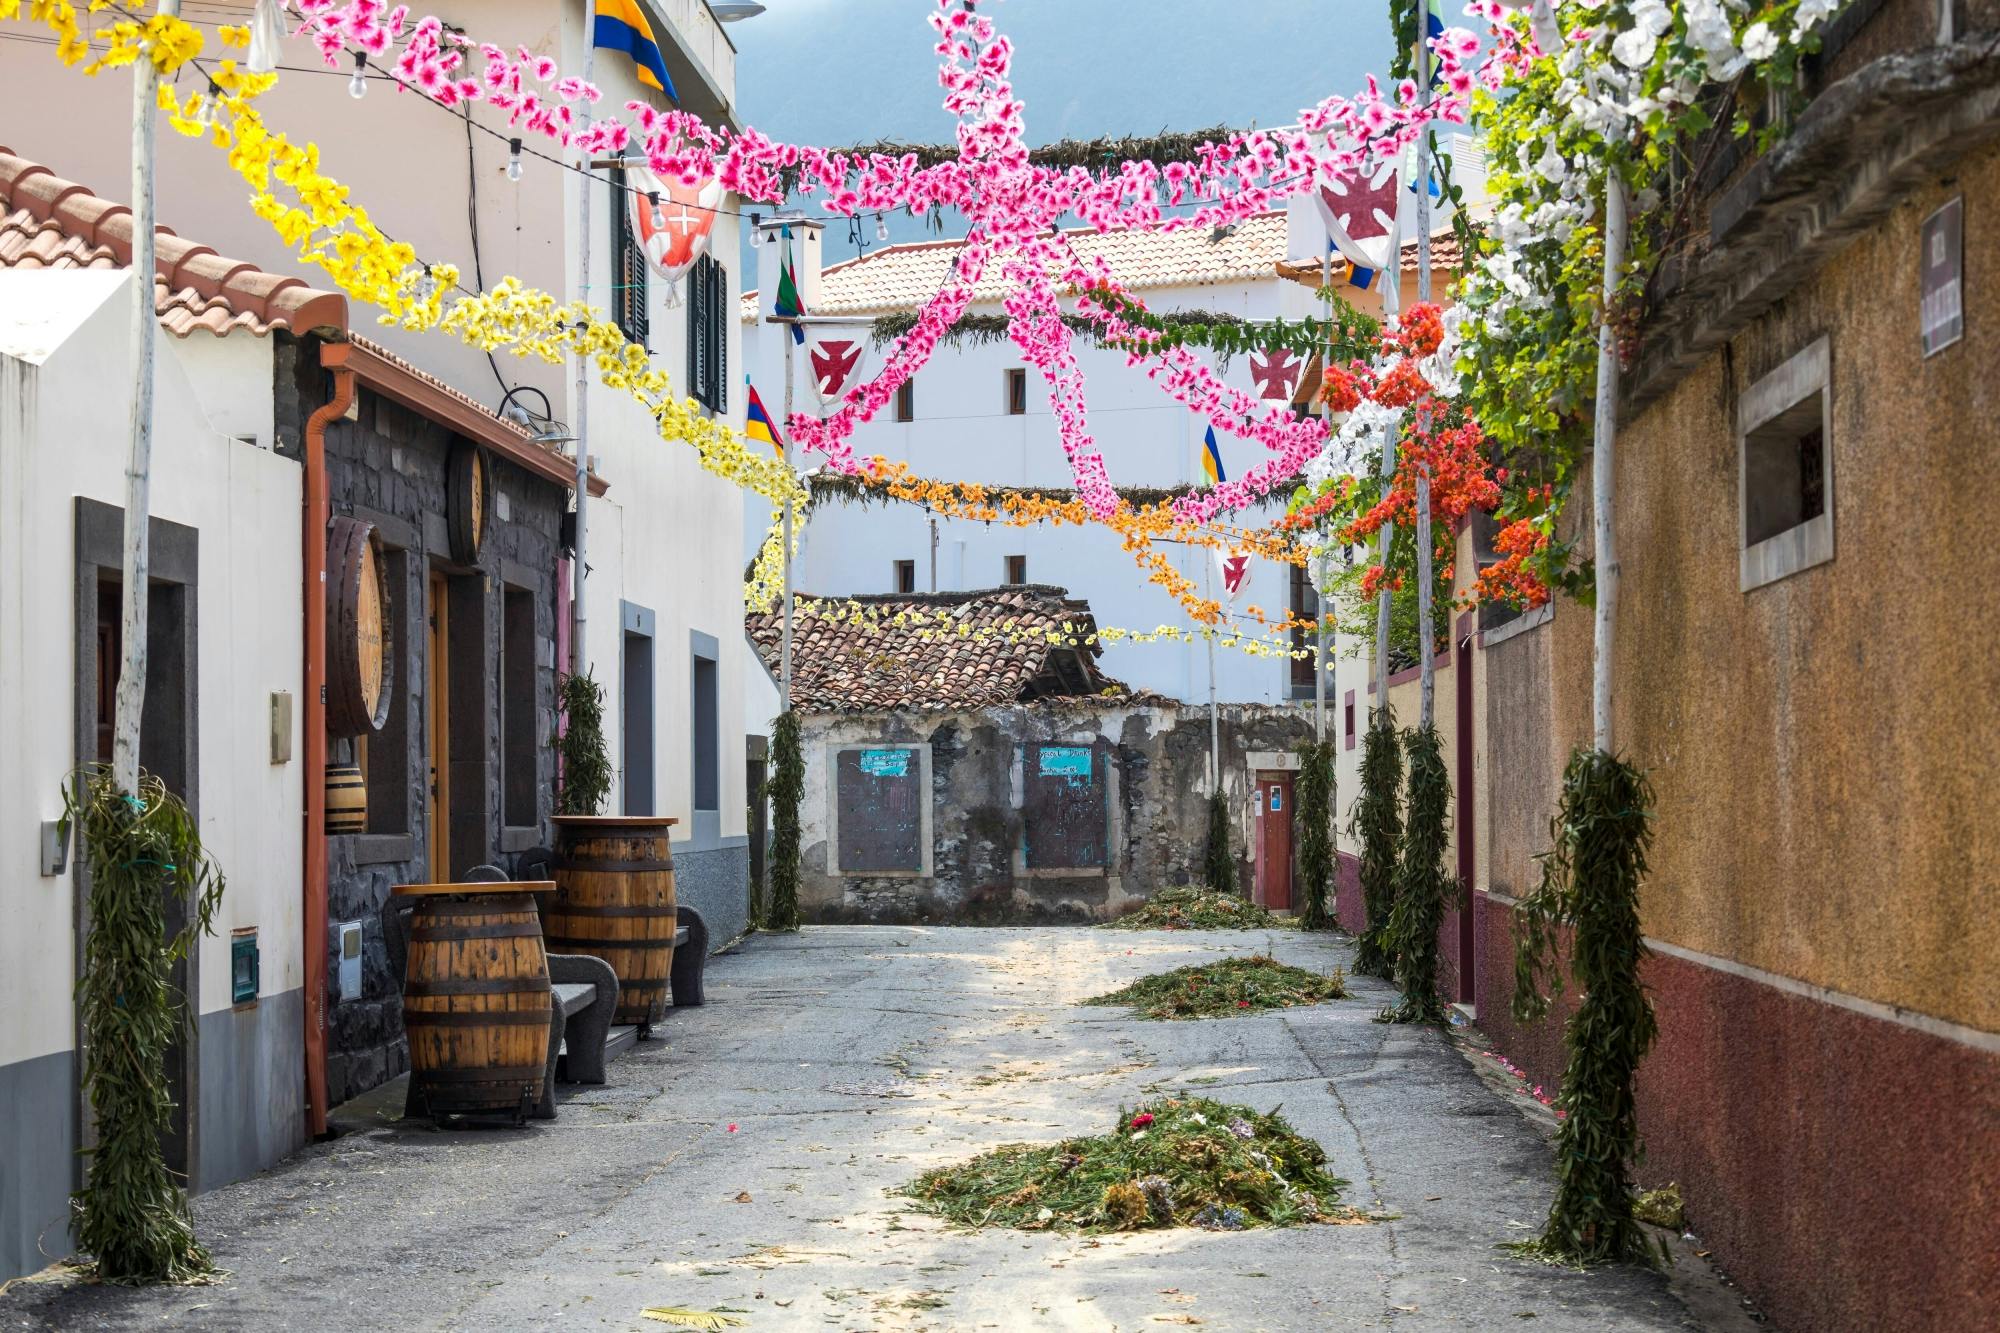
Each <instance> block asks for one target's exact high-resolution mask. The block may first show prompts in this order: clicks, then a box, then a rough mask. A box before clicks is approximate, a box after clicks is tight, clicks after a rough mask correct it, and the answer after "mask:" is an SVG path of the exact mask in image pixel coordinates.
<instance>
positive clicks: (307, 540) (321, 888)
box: [299, 343, 354, 1138]
mask: <svg viewBox="0 0 2000 1333" xmlns="http://www.w3.org/2000/svg"><path fill="white" fill-rule="evenodd" d="M347 354H348V346H347V344H346V343H321V344H320V348H319V363H320V365H321V366H322V367H324V368H325V369H326V370H327V371H328V372H329V373H330V374H331V375H332V376H333V397H332V398H330V399H328V400H327V402H326V405H325V406H323V407H320V408H316V409H315V410H314V411H313V414H312V415H311V416H310V417H308V418H307V419H306V438H305V464H306V475H305V484H306V495H305V512H304V521H303V523H302V524H301V526H300V529H299V545H300V549H301V551H302V553H303V555H304V557H305V562H304V563H305V594H306V595H305V604H306V609H305V617H306V636H305V637H306V660H305V691H304V693H305V765H306V773H305V779H306V838H305V843H306V845H305V955H306V957H305V964H306V968H305V972H306V977H305V990H306V1122H307V1126H308V1127H309V1129H310V1130H311V1133H312V1136H313V1137H314V1138H318V1137H319V1136H321V1135H322V1134H324V1133H326V1112H327V1105H326V528H327V524H328V523H329V522H330V521H332V513H331V505H330V504H329V502H328V499H327V492H326V428H327V426H328V425H330V424H332V423H333V422H334V421H336V420H338V419H339V418H341V417H343V416H345V415H346V414H347V409H348V406H349V405H350V404H351V403H352V402H353V401H354V372H353V371H351V370H349V369H347Z"/></svg>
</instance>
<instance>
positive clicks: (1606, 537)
mask: <svg viewBox="0 0 2000 1333" xmlns="http://www.w3.org/2000/svg"><path fill="white" fill-rule="evenodd" d="M1607 177H1608V183H1607V184H1606V186H1605V189H1604V313H1603V322H1602V323H1601V324H1599V325H1598V328H1597V423H1596V438H1595V439H1594V440H1593V441H1592V443H1591V450H1590V498H1591V519H1592V525H1593V535H1594V537H1595V541H1596V561H1597V619H1596V626H1595V635H1596V642H1595V653H1594V654H1593V659H1592V662H1591V681H1590V721H1591V736H1592V744H1594V745H1595V746H1596V747H1597V748H1598V749H1599V750H1602V751H1603V752H1605V753H1606V754H1609V753H1611V744H1612V730H1611V665H1612V650H1613V649H1614V647H1615V646H1616V631H1617V628H1618V576H1619V573H1620V570H1619V566H1618V545H1617V540H1616V538H1617V527H1616V524H1615V522H1614V520H1615V518H1616V513H1615V510H1614V500H1615V494H1614V491H1615V483H1616V480H1617V478H1616V475H1615V474H1616V470H1617V460H1616V450H1615V445H1616V443H1617V436H1618V333H1617V330H1616V329H1615V328H1614V327H1613V319H1612V308H1613V306H1614V304H1615V302H1616V300H1617V296H1618V279H1619V274H1620V272H1621V271H1622V270H1623V269H1624V267H1625V229H1626V217H1625V182H1624V180H1623V179H1622V178H1621V177H1620V176H1619V175H1618V170H1617V168H1616V167H1613V168H1612V169H1611V170H1610V171H1609V172H1608V173H1607Z"/></svg>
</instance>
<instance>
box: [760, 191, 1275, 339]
mask: <svg viewBox="0 0 2000 1333" xmlns="http://www.w3.org/2000/svg"><path fill="white" fill-rule="evenodd" d="M1065 234H1066V235H1067V236H1068V237H1069V240H1070V244H1072V245H1073V246H1075V247H1076V251H1077V253H1078V254H1079V255H1081V256H1083V258H1084V259H1086V260H1089V259H1092V258H1097V257H1102V258H1103V260H1104V261H1105V262H1106V263H1107V264H1109V265H1110V266H1111V272H1112V275H1113V276H1114V277H1116V278H1117V279H1118V280H1119V281H1121V282H1123V283H1124V284H1125V285H1126V286H1127V287H1130V288H1133V289H1135V290H1144V289H1146V288H1154V287H1202V286H1210V285H1212V284H1215V283H1222V282H1240V281H1243V280H1245V279H1252V278H1268V277H1270V276H1271V273H1272V267H1273V265H1275V264H1277V263H1278V262H1279V261H1280V260H1282V259H1284V258H1285V214H1284V212H1283V211H1282V210H1277V209H1274V210H1272V211H1270V212H1266V213H1259V214H1257V215H1256V216H1255V217H1251V218H1246V219H1245V220H1244V221H1243V222H1241V223H1239V224H1237V226H1236V227H1235V229H1234V230H1233V231H1231V232H1230V233H1229V234H1228V235H1226V236H1224V237H1222V238H1221V239H1219V240H1217V239H1215V238H1214V237H1213V234H1212V232H1211V231H1210V230H1209V229H1207V228H1197V227H1187V228H1183V229H1181V230H1179V231H1157V230H1154V229H1151V228H1133V229H1122V230H1118V231H1106V232H1100V231H1098V230H1096V229H1095V228H1093V227H1075V228H1071V229H1070V230H1069V231H1068V232H1067V233H1065ZM963 244H964V242H962V241H957V240H949V241H917V242H912V243H909V244H905V245H891V246H888V247H886V248H885V249H881V250H877V251H876V252H875V253H874V254H872V255H866V256H863V257H862V258H860V259H849V260H846V261H844V262H842V263H839V264H834V265H831V266H830V267H828V268H827V269H826V270H825V271H824V272H823V273H822V274H821V275H820V299H819V301H818V302H817V303H816V304H815V305H814V306H813V308H812V313H813V314H815V315H846V314H866V313H873V314H884V313H887V312H889V311H894V310H914V309H916V308H917V307H918V306H920V305H922V304H923V303H924V302H925V301H928V300H929V299H930V298H931V297H933V296H935V295H936V294H937V291H938V289H939V288H940V287H942V286H943V285H944V283H945V279H946V278H947V277H948V276H949V274H950V272H951V267H952V265H953V264H954V263H955V262H956V261H957V257H958V251H959V247H960V246H961V245H963ZM998 269H999V266H998V265H997V264H996V265H993V266H992V267H991V269H989V271H988V273H987V275H986V277H984V278H983V279H981V281H980V283H979V286H978V287H977V288H975V289H974V291H975V295H974V298H973V299H974V300H975V301H985V302H991V301H999V300H1000V299H1002V298H1003V297H1004V296H1005V295H1006V293H1007V283H1006V281H1005V279H1004V278H1002V277H1001V276H1000V274H999V272H998ZM742 313H743V318H744V319H746V320H751V319H755V318H756V317H757V293H756V292H754V291H750V292H745V293H744V294H743V312H742Z"/></svg>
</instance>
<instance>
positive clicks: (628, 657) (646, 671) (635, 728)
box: [619, 616, 655, 815]
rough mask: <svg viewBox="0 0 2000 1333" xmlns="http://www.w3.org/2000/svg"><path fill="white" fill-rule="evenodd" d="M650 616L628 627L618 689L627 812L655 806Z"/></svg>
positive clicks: (645, 812)
mask: <svg viewBox="0 0 2000 1333" xmlns="http://www.w3.org/2000/svg"><path fill="white" fill-rule="evenodd" d="M651 628H652V625H651V617H650V616H649V617H647V619H646V623H645V625H644V626H643V628H642V629H640V630H634V629H633V628H632V627H631V626H630V625H628V626H627V627H626V630H625V643H624V658H625V660H624V678H623V680H622V681H621V682H620V688H619V714H620V716H619V730H620V736H621V738H622V743H621V744H622V749H623V751H624V755H625V773H624V777H625V803H624V807H625V808H624V813H626V814H628V815H651V814H653V813H655V811H654V809H653V636H652V634H651V632H650V631H651Z"/></svg>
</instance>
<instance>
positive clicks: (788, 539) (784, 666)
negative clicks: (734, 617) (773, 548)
mask: <svg viewBox="0 0 2000 1333" xmlns="http://www.w3.org/2000/svg"><path fill="white" fill-rule="evenodd" d="M780 267H781V269H782V265H781V266H780ZM775 327H777V328H779V329H780V330H781V333H780V337H782V338H783V340H784V344H785V424H784V426H783V427H782V428H781V429H780V430H779V431H778V440H779V452H780V453H781V454H782V455H783V456H784V460H785V474H786V476H788V477H789V476H791V475H792V358H793V351H794V349H795V348H796V347H797V346H798V340H797V339H795V338H793V337H792V326H791V325H788V324H784V325H777V326H775ZM792 494H793V492H792V488H791V487H786V489H785V518H784V525H783V527H784V530H783V532H782V534H781V538H782V540H783V541H784V543H785V550H784V557H785V558H784V569H785V582H784V589H785V624H784V631H783V633H782V635H781V637H780V638H779V642H778V699H779V701H780V703H781V705H782V706H783V708H784V711H785V712H787V713H789V712H791V711H792V601H793V598H792V523H793V516H792Z"/></svg>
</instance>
